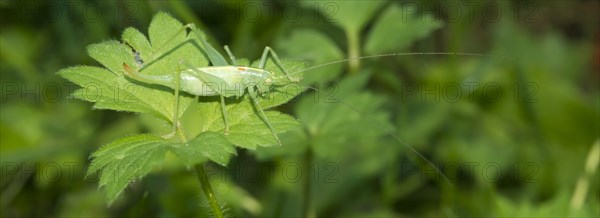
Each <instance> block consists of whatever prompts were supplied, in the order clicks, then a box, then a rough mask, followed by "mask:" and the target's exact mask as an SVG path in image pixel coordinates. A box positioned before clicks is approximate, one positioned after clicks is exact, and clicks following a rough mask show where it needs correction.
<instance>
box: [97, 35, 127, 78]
mask: <svg viewBox="0 0 600 218" xmlns="http://www.w3.org/2000/svg"><path fill="white" fill-rule="evenodd" d="M87 51H88V54H89V55H90V57H92V58H94V59H95V60H97V61H98V62H100V63H101V64H102V65H104V66H105V67H106V68H108V69H109V70H110V71H112V72H113V73H114V74H117V75H118V74H122V72H123V63H126V64H128V65H130V66H133V63H134V56H133V52H132V51H131V49H129V48H128V47H127V46H126V45H124V44H121V43H120V42H118V41H115V40H109V41H105V42H101V43H97V44H91V45H89V46H88V47H87Z"/></svg>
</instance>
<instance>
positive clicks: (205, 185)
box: [176, 128, 224, 218]
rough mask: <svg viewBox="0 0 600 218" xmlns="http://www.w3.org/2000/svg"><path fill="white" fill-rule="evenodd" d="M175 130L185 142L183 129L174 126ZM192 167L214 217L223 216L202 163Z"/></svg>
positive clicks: (219, 217)
mask: <svg viewBox="0 0 600 218" xmlns="http://www.w3.org/2000/svg"><path fill="white" fill-rule="evenodd" d="M176 130H178V131H177V133H179V137H180V139H181V142H182V143H186V142H187V137H185V135H184V134H183V130H182V129H181V128H176ZM194 167H195V168H196V174H197V176H198V180H199V181H200V188H202V192H203V193H204V196H206V199H207V200H208V203H209V204H210V207H211V208H212V210H213V213H214V214H215V217H218V218H223V217H224V216H223V212H222V211H221V207H219V203H218V201H217V198H216V197H215V193H214V192H213V190H212V187H211V186H210V182H208V175H206V172H205V171H204V164H196V165H195V166H194Z"/></svg>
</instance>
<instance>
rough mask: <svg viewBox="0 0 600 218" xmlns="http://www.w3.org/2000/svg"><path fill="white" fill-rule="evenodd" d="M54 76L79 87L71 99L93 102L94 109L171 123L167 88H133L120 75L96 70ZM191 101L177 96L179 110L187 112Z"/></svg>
mask: <svg viewBox="0 0 600 218" xmlns="http://www.w3.org/2000/svg"><path fill="white" fill-rule="evenodd" d="M58 74H59V75H61V76H62V77H64V78H65V79H68V80H69V81H71V82H73V83H75V84H77V85H79V86H81V87H82V88H81V89H79V90H77V91H76V92H75V93H74V95H75V97H77V98H79V99H82V100H86V101H90V102H96V104H95V105H94V107H96V108H99V109H111V110H122V111H130V112H138V113H149V114H152V115H155V116H157V117H159V118H161V119H164V120H166V121H169V122H172V119H173V118H172V117H173V110H174V108H173V105H174V102H173V94H172V91H170V90H168V89H167V88H163V87H160V86H150V85H147V86H142V85H137V84H134V83H132V82H130V81H129V80H127V79H125V77H123V76H122V75H115V74H112V73H110V72H109V71H107V70H105V69H102V68H99V67H90V66H77V67H70V68H66V69H63V70H61V71H59V72H58ZM192 100H193V99H192V98H191V97H189V96H184V95H182V96H180V101H179V104H180V105H179V107H180V108H184V109H185V108H187V106H188V105H189V104H190V103H191V101H192ZM181 114H183V110H180V111H179V115H180V116H181Z"/></svg>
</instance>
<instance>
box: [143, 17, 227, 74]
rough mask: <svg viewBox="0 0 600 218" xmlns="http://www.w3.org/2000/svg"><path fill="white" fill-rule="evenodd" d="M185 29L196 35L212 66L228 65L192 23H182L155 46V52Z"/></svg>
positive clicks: (159, 50) (159, 52)
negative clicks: (165, 39) (163, 41)
mask: <svg viewBox="0 0 600 218" xmlns="http://www.w3.org/2000/svg"><path fill="white" fill-rule="evenodd" d="M187 29H189V30H190V33H193V34H194V35H195V36H196V38H198V39H199V40H200V42H201V43H202V47H204V48H203V50H204V52H205V53H206V55H207V57H208V59H209V60H210V62H211V63H212V65H213V66H228V65H229V64H228V63H227V61H226V60H225V57H223V55H221V53H219V52H218V51H217V50H216V49H215V48H214V47H212V46H211V45H210V44H208V42H207V41H206V38H204V36H203V35H202V34H201V32H200V30H199V29H198V28H197V27H196V25H194V24H193V23H189V24H186V25H183V26H182V27H181V28H180V29H179V30H178V31H177V32H176V33H175V34H173V36H171V37H170V38H169V39H168V40H167V41H166V42H165V43H164V44H162V45H160V46H159V47H158V48H156V49H155V53H156V54H162V50H163V49H164V48H165V46H166V45H168V44H169V43H170V42H171V41H173V40H175V38H177V36H179V35H180V34H181V33H182V32H184V31H185V30H187ZM184 43H188V41H187V40H186V41H184V42H182V43H181V44H179V45H177V46H175V47H174V48H175V49H177V48H178V47H180V46H182V45H183V44H184ZM191 43H192V44H193V45H194V46H197V47H198V46H199V45H198V44H197V43H196V42H194V41H192V42H191ZM198 48H199V47H198ZM199 49H200V48H199ZM158 58H160V57H158ZM158 58H157V57H153V58H152V60H151V61H150V62H147V63H152V62H154V61H156V60H155V59H158Z"/></svg>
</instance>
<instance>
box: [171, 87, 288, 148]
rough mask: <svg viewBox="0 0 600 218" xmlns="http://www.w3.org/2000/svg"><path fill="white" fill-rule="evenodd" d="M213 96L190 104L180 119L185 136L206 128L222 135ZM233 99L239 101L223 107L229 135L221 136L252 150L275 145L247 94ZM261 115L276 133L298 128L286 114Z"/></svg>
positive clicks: (221, 117)
mask: <svg viewBox="0 0 600 218" xmlns="http://www.w3.org/2000/svg"><path fill="white" fill-rule="evenodd" d="M217 99H218V98H206V99H201V101H200V102H198V103H193V104H192V105H191V106H190V108H189V110H188V111H186V113H185V114H184V116H183V117H182V120H181V122H182V125H183V127H184V129H185V130H186V135H188V136H190V135H191V136H195V135H198V134H201V133H202V132H206V131H212V132H218V133H219V134H223V131H224V129H225V123H224V122H223V116H222V111H221V106H220V104H219V103H218V101H217ZM234 100H235V99H234ZM237 101H239V102H238V103H235V104H228V105H227V107H226V108H227V113H228V115H229V117H228V122H229V125H230V126H229V134H227V135H225V136H224V137H225V138H227V139H228V140H229V141H230V142H231V143H233V144H235V145H236V146H239V147H243V148H249V149H255V148H256V147H257V146H272V145H276V144H277V141H276V140H275V138H274V137H273V134H272V133H271V131H270V130H269V128H268V126H267V125H266V123H265V121H263V120H262V119H261V118H260V117H259V116H258V114H257V112H256V111H254V107H253V105H252V103H251V102H250V100H249V97H247V96H244V97H243V98H241V99H238V100H237ZM265 115H266V116H267V119H269V121H270V122H271V124H272V125H273V127H274V129H275V132H276V133H284V132H287V131H290V130H293V129H295V128H298V127H300V123H299V122H298V121H297V120H296V119H295V118H293V117H291V116H289V115H286V114H283V113H280V112H276V111H265Z"/></svg>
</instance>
